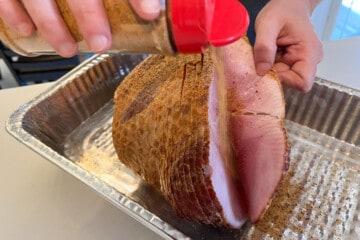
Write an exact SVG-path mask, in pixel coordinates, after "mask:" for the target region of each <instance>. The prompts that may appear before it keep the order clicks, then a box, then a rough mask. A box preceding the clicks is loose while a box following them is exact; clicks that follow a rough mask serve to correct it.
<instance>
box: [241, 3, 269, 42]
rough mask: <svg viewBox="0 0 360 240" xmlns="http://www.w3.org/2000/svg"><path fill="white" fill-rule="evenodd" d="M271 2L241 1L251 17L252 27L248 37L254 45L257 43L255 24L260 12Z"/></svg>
mask: <svg viewBox="0 0 360 240" xmlns="http://www.w3.org/2000/svg"><path fill="white" fill-rule="evenodd" d="M268 1H269V0H241V1H240V2H241V3H242V4H243V5H244V6H245V7H246V9H247V11H248V12H249V15H250V25H249V29H248V32H247V36H248V38H249V40H250V42H251V44H254V42H255V29H254V23H255V19H256V16H257V15H258V13H259V12H260V10H261V9H262V8H263V7H264V6H265V5H266V4H267V2H268Z"/></svg>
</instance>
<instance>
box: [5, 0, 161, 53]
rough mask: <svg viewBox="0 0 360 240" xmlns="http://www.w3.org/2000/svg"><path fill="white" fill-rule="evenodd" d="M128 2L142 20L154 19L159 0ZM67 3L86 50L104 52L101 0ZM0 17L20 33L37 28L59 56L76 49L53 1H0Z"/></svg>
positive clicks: (106, 37)
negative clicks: (87, 47) (87, 48)
mask: <svg viewBox="0 0 360 240" xmlns="http://www.w3.org/2000/svg"><path fill="white" fill-rule="evenodd" d="M57 1H59V0H57ZM64 1H65V0H64ZM129 1H130V3H131V4H132V6H133V7H134V9H135V11H136V12H137V13H138V14H139V16H140V17H142V18H144V19H146V20H152V19H154V18H156V17H157V16H158V15H159V13H160V7H161V6H160V0H129ZM21 2H22V4H21ZM67 4H68V5H69V8H70V9H71V11H72V13H73V15H74V17H75V19H76V22H77V25H78V26H79V30H80V32H81V33H82V35H83V37H84V39H85V41H86V43H87V45H88V46H89V48H90V50H91V51H93V52H96V53H102V52H105V51H107V50H108V49H109V48H110V47H111V30H110V26H109V21H108V19H107V15H106V12H105V9H104V5H103V0H86V1H79V0H68V1H67ZM0 17H1V19H2V20H3V21H4V22H5V23H6V24H7V25H8V26H9V27H11V28H13V29H15V30H16V31H17V32H18V33H20V34H21V35H23V36H31V35H32V34H33V33H34V32H35V30H36V29H37V30H38V31H40V33H41V34H42V36H43V37H44V38H45V40H46V41H47V42H48V43H49V44H50V45H51V46H52V47H53V48H54V49H55V51H57V52H58V53H59V54H60V55H61V56H63V57H71V56H74V55H75V54H76V53H77V51H78V48H77V43H76V41H75V39H73V37H72V36H71V33H70V31H69V30H68V28H67V26H66V24H65V23H64V21H63V20H62V18H61V15H60V13H59V11H58V8H57V4H56V1H55V0H22V1H18V0H0Z"/></svg>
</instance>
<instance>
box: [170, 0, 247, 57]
mask: <svg viewBox="0 0 360 240" xmlns="http://www.w3.org/2000/svg"><path fill="white" fill-rule="evenodd" d="M170 7H171V21H172V32H173V37H174V41H175V45H176V48H177V50H178V51H179V52H182V53H200V52H202V51H203V49H204V47H206V46H207V45H208V44H212V45H214V46H223V45H226V44H229V43H232V42H234V41H236V40H237V39H239V38H241V37H242V36H244V35H245V34H246V31H247V28H248V26H249V14H248V12H247V11H246V8H245V7H244V6H243V5H242V4H241V3H240V2H239V1H238V0H171V5H170Z"/></svg>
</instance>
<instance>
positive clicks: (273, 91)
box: [218, 40, 289, 222]
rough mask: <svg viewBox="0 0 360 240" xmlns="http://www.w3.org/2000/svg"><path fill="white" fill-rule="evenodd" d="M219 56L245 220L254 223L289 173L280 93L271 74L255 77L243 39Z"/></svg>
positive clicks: (226, 48)
mask: <svg viewBox="0 0 360 240" xmlns="http://www.w3.org/2000/svg"><path fill="white" fill-rule="evenodd" d="M219 53H220V54H219V55H218V57H219V58H220V59H221V60H222V61H223V62H224V64H223V68H224V69H223V72H224V74H225V82H226V87H227V94H228V105H229V106H228V108H229V121H230V127H229V129H231V130H230V134H231V138H232V140H233V150H234V155H235V158H236V168H237V173H238V176H239V180H240V183H241V185H242V187H243V191H244V195H245V198H246V203H247V213H248V216H249V218H250V220H251V221H252V222H256V221H258V220H259V218H260V217H261V216H262V214H263V213H264V211H265V209H266V208H267V207H268V205H269V204H270V200H271V198H272V196H273V195H274V193H275V191H276V189H277V187H278V185H279V183H280V181H281V179H282V178H283V175H284V174H285V172H286V170H287V168H288V166H287V165H288V156H287V154H288V150H289V147H288V143H287V135H286V130H285V127H284V117H285V102H284V96H283V91H282V87H281V85H280V82H279V81H278V78H277V76H276V73H275V72H269V73H268V74H267V75H265V76H259V75H257V74H256V70H255V65H254V59H253V54H252V48H251V46H250V45H249V44H248V42H247V41H246V40H241V41H239V42H237V43H235V44H232V45H230V46H226V47H225V48H224V49H222V51H219Z"/></svg>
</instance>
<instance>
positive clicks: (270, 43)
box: [254, 15, 280, 75]
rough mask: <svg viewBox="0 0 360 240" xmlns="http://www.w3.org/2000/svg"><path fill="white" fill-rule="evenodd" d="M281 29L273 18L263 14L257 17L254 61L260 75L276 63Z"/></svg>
mask: <svg viewBox="0 0 360 240" xmlns="http://www.w3.org/2000/svg"><path fill="white" fill-rule="evenodd" d="M279 29H280V28H279V27H278V26H276V24H274V22H273V21H271V19H267V18H264V17H262V16H261V15H259V16H258V18H257V19H256V22H255V32H256V39H255V44H254V61H255V67H256V71H257V73H258V74H259V75H265V74H266V73H267V72H268V71H269V70H270V69H271V68H272V66H273V64H274V61H275V55H276V51H277V45H276V39H277V37H278V34H279Z"/></svg>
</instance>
